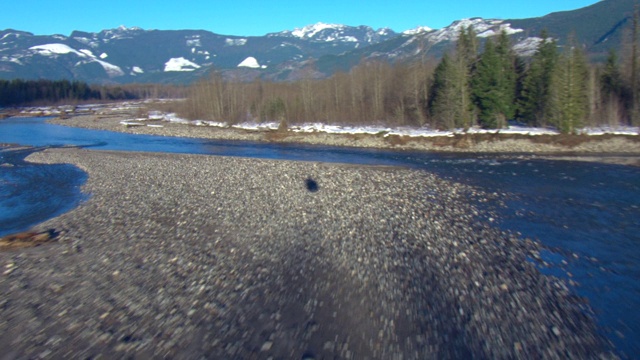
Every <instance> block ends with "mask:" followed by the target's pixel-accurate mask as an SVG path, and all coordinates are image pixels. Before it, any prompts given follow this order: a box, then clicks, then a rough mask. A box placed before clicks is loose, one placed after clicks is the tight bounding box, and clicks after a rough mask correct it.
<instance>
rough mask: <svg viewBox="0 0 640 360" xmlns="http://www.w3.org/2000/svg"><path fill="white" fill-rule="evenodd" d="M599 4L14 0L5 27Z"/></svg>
mask: <svg viewBox="0 0 640 360" xmlns="http://www.w3.org/2000/svg"><path fill="white" fill-rule="evenodd" d="M597 1H598V0H404V1H403V0H385V1H377V0H369V1H349V0H316V1H285V0H280V1H270V0H263V1H244V0H223V1H216V0H190V1H175V0H173V1H163V0H153V1H151V0H106V1H105V0H64V1H56V0H7V1H3V4H2V6H1V8H2V10H1V11H0V29H9V28H11V29H16V30H23V31H28V32H32V33H35V34H38V35H44V34H47V35H49V34H62V35H69V34H70V33H71V31H73V30H83V31H89V32H98V31H100V30H104V29H111V28H115V27H118V26H120V25H125V26H127V27H133V26H138V27H141V28H143V29H159V30H178V29H202V30H209V31H212V32H215V33H218V34H224V35H242V36H251V35H264V34H266V33H270V32H278V31H282V30H293V29H294V28H298V27H303V26H305V25H309V24H314V23H317V22H325V23H337V24H345V25H352V26H357V25H369V26H371V27H373V28H376V29H377V28H380V27H390V28H391V29H393V30H395V31H397V32H400V31H404V30H407V29H411V28H414V27H416V26H419V25H420V26H429V27H431V28H434V29H438V28H441V27H444V26H447V25H449V24H450V23H451V22H452V21H454V20H457V19H461V18H467V17H476V16H479V17H483V18H498V19H509V18H511V19H513V18H527V17H537V16H543V15H546V14H548V13H550V12H555V11H563V10H573V9H578V8H581V7H584V6H588V5H591V4H594V3H596V2H597Z"/></svg>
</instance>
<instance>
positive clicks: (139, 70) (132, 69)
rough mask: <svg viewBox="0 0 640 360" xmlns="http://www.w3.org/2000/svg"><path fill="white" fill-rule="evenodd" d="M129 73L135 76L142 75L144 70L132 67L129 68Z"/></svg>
mask: <svg viewBox="0 0 640 360" xmlns="http://www.w3.org/2000/svg"><path fill="white" fill-rule="evenodd" d="M131 71H132V72H134V73H136V74H144V70H142V69H141V68H140V67H139V66H134V67H133V68H131Z"/></svg>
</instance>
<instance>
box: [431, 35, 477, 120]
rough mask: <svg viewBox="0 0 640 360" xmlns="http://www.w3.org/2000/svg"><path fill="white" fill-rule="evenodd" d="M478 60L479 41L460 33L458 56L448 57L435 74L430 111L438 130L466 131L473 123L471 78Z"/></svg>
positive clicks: (457, 46)
mask: <svg viewBox="0 0 640 360" xmlns="http://www.w3.org/2000/svg"><path fill="white" fill-rule="evenodd" d="M476 60H477V38H476V35H475V32H474V31H473V29H471V28H467V29H461V30H460V34H459V37H458V42H457V43H456V53H455V56H450V55H448V54H445V55H444V56H443V58H442V60H441V61H440V63H439V64H438V66H437V67H436V69H435V71H434V79H433V85H432V87H431V96H430V100H431V103H430V110H431V115H432V118H433V119H434V121H435V123H436V126H438V127H440V128H445V129H452V128H464V129H467V128H469V127H470V126H471V125H472V122H473V103H472V101H471V87H470V74H471V69H472V68H473V66H474V64H475V62H476Z"/></svg>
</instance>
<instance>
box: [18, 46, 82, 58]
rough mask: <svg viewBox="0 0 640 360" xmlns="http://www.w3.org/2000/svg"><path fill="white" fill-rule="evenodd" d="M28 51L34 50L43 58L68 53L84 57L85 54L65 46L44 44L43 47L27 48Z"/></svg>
mask: <svg viewBox="0 0 640 360" xmlns="http://www.w3.org/2000/svg"><path fill="white" fill-rule="evenodd" d="M29 50H35V51H37V52H38V53H39V54H40V55H43V56H53V55H64V54H69V53H74V54H77V55H79V56H83V57H84V56H86V55H85V54H83V53H81V52H79V51H77V50H75V49H72V48H71V47H69V46H68V45H65V44H45V45H36V46H32V47H30V48H29Z"/></svg>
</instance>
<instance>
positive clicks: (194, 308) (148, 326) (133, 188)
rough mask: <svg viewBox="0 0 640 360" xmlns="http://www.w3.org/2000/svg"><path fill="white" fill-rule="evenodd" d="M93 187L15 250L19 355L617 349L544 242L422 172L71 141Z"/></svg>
mask: <svg viewBox="0 0 640 360" xmlns="http://www.w3.org/2000/svg"><path fill="white" fill-rule="evenodd" d="M28 160H30V161H36V162H44V163H58V162H64V163H72V164H75V165H77V166H79V167H81V168H82V169H84V170H85V171H87V172H88V173H89V180H88V182H87V183H86V185H85V186H84V190H85V191H86V192H87V193H89V194H91V197H90V199H89V200H88V201H87V202H85V203H83V204H82V205H81V206H80V207H78V208H77V209H75V210H73V211H71V212H69V213H67V214H64V215H62V216H60V217H57V218H54V219H52V220H50V221H47V222H45V223H43V224H40V225H39V226H37V227H36V229H34V231H35V232H38V231H49V232H50V233H54V234H56V236H57V239H56V240H57V241H55V242H53V243H47V244H44V245H41V246H39V247H35V248H29V249H19V250H11V251H5V252H0V266H1V271H2V274H0V293H1V294H2V296H1V297H0V349H4V354H3V355H4V356H5V357H7V358H38V357H40V358H47V357H51V358H99V357H100V356H101V355H102V357H107V358H113V357H117V358H121V357H139V358H152V357H153V358H159V357H168V358H185V359H186V358H188V359H191V358H215V359H221V358H238V359H261V358H265V359H267V358H273V359H330V358H344V359H364V358H377V359H447V358H472V357H473V358H523V359H525V358H527V359H528V358H568V357H569V358H598V357H601V356H603V357H609V356H610V355H609V353H608V350H607V345H606V343H605V342H604V340H603V339H602V338H601V337H600V336H599V335H598V334H597V332H596V329H595V327H594V324H593V322H592V320H591V319H590V317H589V316H588V315H587V314H588V309H587V308H586V305H585V304H584V303H583V302H582V301H581V300H580V299H578V298H576V297H574V296H572V295H571V294H570V293H569V291H568V290H567V288H566V286H565V284H564V283H563V282H562V281H560V280H558V279H555V278H551V277H547V276H543V275H541V274H540V273H539V272H538V270H537V269H536V267H535V265H534V264H533V263H532V262H531V261H530V260H531V259H537V258H539V255H538V250H539V245H538V244H537V243H535V242H533V241H529V240H525V239H520V238H518V237H516V236H515V235H511V234H506V233H504V232H501V231H500V230H498V229H497V228H495V227H493V226H492V222H493V218H492V216H495V215H491V214H488V213H485V212H484V211H482V210H480V209H479V208H478V207H476V206H475V205H474V204H475V203H477V202H486V201H493V202H499V199H500V197H501V196H502V195H500V194H487V193H483V192H481V191H479V190H477V189H474V188H471V187H468V186H465V185H461V184H457V183H452V182H449V181H445V180H442V179H440V178H438V177H436V176H435V175H432V174H428V173H425V172H420V171H413V170H406V169H399V168H386V167H365V166H347V165H337V164H321V163H305V162H289V161H268V160H256V159H242V158H224V157H212V156H198V155H175V154H151V153H124V152H120V153H119V152H100V151H88V150H79V149H54V150H47V151H44V152H40V153H35V154H32V155H31V156H30V157H29V158H28Z"/></svg>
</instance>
